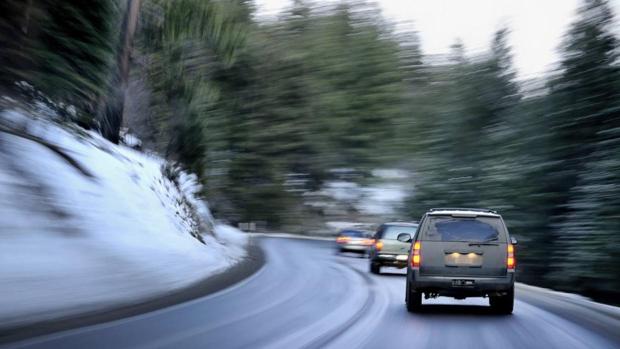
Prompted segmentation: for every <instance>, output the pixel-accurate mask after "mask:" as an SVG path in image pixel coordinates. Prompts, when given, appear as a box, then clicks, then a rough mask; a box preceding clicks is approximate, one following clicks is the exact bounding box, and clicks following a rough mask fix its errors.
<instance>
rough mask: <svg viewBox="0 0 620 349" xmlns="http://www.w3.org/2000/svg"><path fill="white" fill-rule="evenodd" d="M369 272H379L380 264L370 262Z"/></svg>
mask: <svg viewBox="0 0 620 349" xmlns="http://www.w3.org/2000/svg"><path fill="white" fill-rule="evenodd" d="M370 272H371V273H373V274H381V265H380V264H379V263H375V262H370Z"/></svg>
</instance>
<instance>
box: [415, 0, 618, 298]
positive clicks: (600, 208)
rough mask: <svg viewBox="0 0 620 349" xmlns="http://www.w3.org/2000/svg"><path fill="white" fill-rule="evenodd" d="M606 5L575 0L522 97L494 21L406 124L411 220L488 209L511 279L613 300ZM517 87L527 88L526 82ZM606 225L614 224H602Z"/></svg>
mask: <svg viewBox="0 0 620 349" xmlns="http://www.w3.org/2000/svg"><path fill="white" fill-rule="evenodd" d="M613 23H614V22H613V18H612V13H611V10H610V8H609V5H608V4H607V2H606V1H603V0H587V1H585V2H584V4H583V6H582V7H581V8H580V18H579V19H578V20H577V21H576V22H575V23H574V24H573V25H572V27H571V29H570V31H569V33H568V35H567V37H566V40H565V43H564V46H563V55H562V60H561V65H560V69H559V70H558V71H557V72H555V74H554V75H553V76H552V78H551V79H550V80H549V81H548V84H547V86H546V88H545V89H535V90H530V91H527V94H529V96H526V98H523V97H522V96H521V94H522V93H521V92H520V88H519V86H518V85H517V83H516V82H515V81H514V78H515V76H514V70H513V69H512V68H511V59H510V50H509V48H508V46H507V43H506V34H507V32H506V31H505V30H501V31H499V32H498V33H497V34H496V36H495V39H494V40H493V43H492V46H491V47H492V50H491V55H490V56H488V57H475V58H473V59H470V60H468V59H467V58H465V57H464V56H463V55H462V52H463V49H462V45H459V44H457V45H455V52H454V54H453V62H454V63H452V64H450V65H447V66H445V67H443V68H437V69H435V71H434V72H433V76H432V77H431V79H430V80H431V81H434V82H435V83H434V84H433V86H429V89H428V90H427V91H426V94H425V97H426V98H427V99H431V100H432V101H433V104H434V107H432V108H430V109H429V110H430V113H429V115H427V116H422V117H420V118H418V120H417V121H416V124H417V126H416V127H417V129H418V133H417V136H418V138H419V140H418V145H419V146H418V151H417V152H416V161H415V168H416V170H417V172H416V183H415V184H416V187H415V190H414V196H413V197H412V198H411V200H410V204H409V209H410V213H412V216H413V217H417V216H419V214H421V213H422V212H424V211H425V210H426V209H427V208H428V207H432V206H444V205H447V206H473V207H491V208H496V209H499V210H500V211H501V212H502V213H503V215H504V217H505V218H506V219H507V223H508V225H509V227H510V228H511V232H512V233H513V234H514V235H516V236H517V237H519V238H521V245H520V246H519V247H518V249H519V261H520V275H519V278H520V280H522V281H525V282H530V283H535V284H542V285H544V286H550V287H554V288H559V289H564V290H569V291H579V292H583V293H586V294H587V295H589V296H592V297H595V298H597V299H601V300H605V301H610V302H617V300H615V297H616V295H617V290H618V289H620V284H619V283H618V280H617V277H616V276H617V275H618V274H619V273H620V269H619V267H618V265H619V264H618V261H619V257H618V234H617V222H618V218H619V217H620V197H619V196H618V194H619V193H618V188H620V181H619V180H620V178H619V177H618V173H620V167H619V166H620V162H619V160H618V159H620V157H619V156H618V154H620V148H619V145H618V144H619V143H618V140H619V138H618V137H619V136H620V133H619V131H618V130H620V70H619V69H620V67H619V66H618V61H617V58H618V57H617V52H618V41H617V38H616V37H615V35H614V33H613V29H612V24H613ZM526 87H527V86H526ZM613 222H615V223H613Z"/></svg>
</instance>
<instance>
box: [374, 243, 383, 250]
mask: <svg viewBox="0 0 620 349" xmlns="http://www.w3.org/2000/svg"><path fill="white" fill-rule="evenodd" d="M375 248H376V249H377V251H381V249H382V248H383V241H377V242H375Z"/></svg>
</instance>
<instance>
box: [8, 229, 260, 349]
mask: <svg viewBox="0 0 620 349" xmlns="http://www.w3.org/2000/svg"><path fill="white" fill-rule="evenodd" d="M264 264H265V253H264V251H263V249H262V248H261V246H260V243H259V239H256V238H252V237H250V239H249V240H248V249H247V255H246V257H245V258H244V259H243V260H241V261H240V262H238V263H237V264H235V265H233V266H232V267H230V268H229V269H227V270H225V271H223V272H221V273H218V274H215V275H212V276H210V277H208V278H206V279H204V280H202V281H199V282H197V283H194V284H192V285H190V286H188V287H185V288H182V289H179V290H175V291H174V292H170V293H168V294H162V295H160V296H157V297H154V298H150V299H147V300H144V301H141V302H137V303H130V304H124V305H120V306H117V307H111V308H106V309H101V310H96V311H90V312H87V313H82V314H77V315H71V316H66V317H60V318H56V319H51V320H45V321H40V322H34V323H30V324H27V325H20V326H15V327H8V328H2V329H0V344H5V343H11V342H15V341H19V340H23V339H27V338H33V337H37V336H42V335H46V334H50V333H55V332H60V331H66V330H71V329H75V328H79V327H85V326H91V325H96V324H101V323H105V322H110V321H114V320H119V319H122V318H127V317H132V316H136V315H140V314H144V313H148V312H152V311H155V310H159V309H163V308H167V307H170V306H173V305H176V304H180V303H184V302H187V301H190V300H193V299H197V298H201V297H205V296H208V295H211V294H214V293H216V292H218V291H222V290H224V289H226V288H228V287H231V286H233V285H235V284H237V283H239V282H241V281H243V280H244V279H246V278H248V277H250V276H251V275H253V274H255V273H256V272H257V271H258V270H259V269H260V268H261V267H262V266H263V265H264Z"/></svg>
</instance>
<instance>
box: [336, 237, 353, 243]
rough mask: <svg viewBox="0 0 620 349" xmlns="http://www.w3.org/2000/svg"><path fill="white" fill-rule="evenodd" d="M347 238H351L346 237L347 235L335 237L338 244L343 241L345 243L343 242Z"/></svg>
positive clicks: (347, 239)
mask: <svg viewBox="0 0 620 349" xmlns="http://www.w3.org/2000/svg"><path fill="white" fill-rule="evenodd" d="M349 240H351V238H350V237H348V236H339V237H337V238H336V242H337V243H339V244H343V243H345V242H347V241H349Z"/></svg>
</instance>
